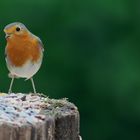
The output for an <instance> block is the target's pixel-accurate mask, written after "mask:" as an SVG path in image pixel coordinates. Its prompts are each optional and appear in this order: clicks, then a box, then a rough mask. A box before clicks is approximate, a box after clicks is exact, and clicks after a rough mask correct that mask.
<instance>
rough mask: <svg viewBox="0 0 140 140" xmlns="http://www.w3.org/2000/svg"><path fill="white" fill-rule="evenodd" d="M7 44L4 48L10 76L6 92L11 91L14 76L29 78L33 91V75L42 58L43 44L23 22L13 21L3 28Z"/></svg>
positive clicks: (34, 89)
mask: <svg viewBox="0 0 140 140" xmlns="http://www.w3.org/2000/svg"><path fill="white" fill-rule="evenodd" d="M4 32H5V34H6V36H5V38H6V40H7V45H6V48H5V54H6V63H7V68H8V70H9V72H10V73H9V77H10V78H12V80H11V84H10V87H9V91H8V93H11V92H12V85H13V82H14V78H26V80H28V79H30V80H31V83H32V86H33V91H34V93H36V88H35V84H34V80H33V76H34V75H35V74H36V73H37V71H38V70H39V68H40V66H41V64H42V59H43V51H44V49H43V44H42V41H41V40H40V38H39V37H37V36H35V35H34V34H32V33H31V32H30V31H29V30H28V29H27V28H26V26H25V25H24V24H22V23H20V22H15V23H11V24H9V25H7V26H6V27H5V28H4Z"/></svg>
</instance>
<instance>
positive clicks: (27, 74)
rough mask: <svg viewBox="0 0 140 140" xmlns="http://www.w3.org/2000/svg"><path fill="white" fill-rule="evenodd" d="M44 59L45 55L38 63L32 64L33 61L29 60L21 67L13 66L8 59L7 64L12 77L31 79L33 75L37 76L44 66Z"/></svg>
mask: <svg viewBox="0 0 140 140" xmlns="http://www.w3.org/2000/svg"><path fill="white" fill-rule="evenodd" d="M42 58H43V53H42V55H41V57H40V59H39V60H38V61H37V62H35V63H33V62H31V60H29V61H27V62H26V63H25V64H24V65H23V66H21V67H15V66H12V65H11V64H10V62H9V61H8V60H7V59H6V62H7V67H8V69H9V71H10V73H11V74H12V75H16V76H17V77H21V78H27V79H29V78H31V77H33V75H35V74H36V73H37V71H38V70H39V68H40V66H41V64H42Z"/></svg>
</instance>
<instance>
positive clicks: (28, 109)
mask: <svg viewBox="0 0 140 140" xmlns="http://www.w3.org/2000/svg"><path fill="white" fill-rule="evenodd" d="M80 139H81V138H80V136H79V112H78V109H77V107H76V106H75V105H74V104H72V103H70V102H68V101H67V100H66V99H60V100H56V99H50V98H48V97H44V96H42V95H35V94H22V93H18V94H14V93H12V94H9V95H8V94H4V93H1V94H0V140H80Z"/></svg>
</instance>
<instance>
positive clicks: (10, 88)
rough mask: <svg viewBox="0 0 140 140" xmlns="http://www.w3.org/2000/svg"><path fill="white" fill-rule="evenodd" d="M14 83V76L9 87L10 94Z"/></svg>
mask: <svg viewBox="0 0 140 140" xmlns="http://www.w3.org/2000/svg"><path fill="white" fill-rule="evenodd" d="M13 83H14V77H12V80H11V83H10V87H9V90H8V94H10V93H11V92H12V86H13Z"/></svg>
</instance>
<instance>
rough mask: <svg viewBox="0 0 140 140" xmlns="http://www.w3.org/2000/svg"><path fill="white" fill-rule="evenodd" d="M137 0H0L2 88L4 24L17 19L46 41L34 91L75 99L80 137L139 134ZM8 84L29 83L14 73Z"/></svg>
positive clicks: (99, 139) (4, 84) (116, 139)
mask: <svg viewBox="0 0 140 140" xmlns="http://www.w3.org/2000/svg"><path fill="white" fill-rule="evenodd" d="M139 7H140V1H138V0H133V1H127V0H116V1H112V0H104V1H103V0H86V1H80V0H71V1H68V0H14V1H12V0H11V1H7V0H1V1H0V58H1V59H0V64H1V66H0V84H1V86H0V90H1V91H2V92H7V90H8V88H9V83H10V79H9V78H8V77H7V74H8V70H7V68H6V65H5V58H4V49H5V45H6V41H5V38H4V36H5V35H4V33H3V28H4V26H5V25H7V24H9V23H11V22H15V21H20V22H22V23H24V24H25V25H26V26H27V27H28V28H29V29H30V31H31V32H33V33H34V34H35V35H37V36H39V37H40V38H41V39H42V41H43V43H44V46H45V53H44V61H43V65H42V67H41V69H40V71H39V72H38V73H37V75H36V76H35V77H34V79H35V83H36V85H37V91H39V92H43V93H46V94H47V95H48V96H49V97H51V98H63V97H67V98H69V100H70V101H71V102H74V103H75V104H76V105H77V106H78V108H79V111H80V114H81V135H82V137H83V140H139V139H140V8H139ZM14 91H15V92H29V91H32V87H31V83H30V81H26V82H24V80H23V79H20V80H16V81H15V83H14Z"/></svg>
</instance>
